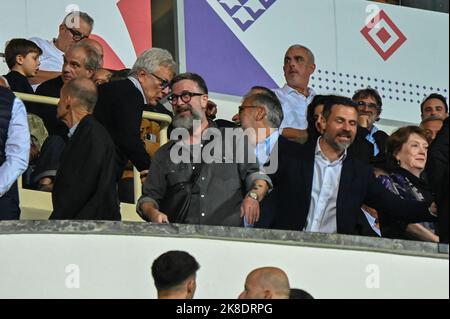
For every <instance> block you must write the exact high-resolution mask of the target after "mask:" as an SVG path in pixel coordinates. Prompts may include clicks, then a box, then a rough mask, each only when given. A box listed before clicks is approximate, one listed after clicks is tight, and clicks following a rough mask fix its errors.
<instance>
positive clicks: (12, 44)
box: [5, 39, 42, 70]
mask: <svg viewBox="0 0 450 319" xmlns="http://www.w3.org/2000/svg"><path fill="white" fill-rule="evenodd" d="M30 53H37V54H38V55H42V50H41V48H40V47H38V46H37V44H36V43H34V42H33V41H30V40H27V39H12V40H11V41H9V42H8V44H7V45H6V48H5V60H6V64H7V65H8V68H9V69H10V70H11V69H12V68H13V67H14V66H15V65H16V63H17V62H16V59H17V56H18V55H21V56H23V57H26V56H27V55H28V54H30Z"/></svg>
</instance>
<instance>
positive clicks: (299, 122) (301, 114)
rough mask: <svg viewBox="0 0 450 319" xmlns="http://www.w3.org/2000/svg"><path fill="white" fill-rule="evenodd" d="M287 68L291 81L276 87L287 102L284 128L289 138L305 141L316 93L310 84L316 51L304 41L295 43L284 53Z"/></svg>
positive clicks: (284, 107) (282, 130) (286, 72)
mask: <svg viewBox="0 0 450 319" xmlns="http://www.w3.org/2000/svg"><path fill="white" fill-rule="evenodd" d="M283 70H284V76H285V78H286V82H287V84H286V85H285V86H284V87H282V88H280V89H277V90H274V92H275V93H276V94H277V96H278V98H279V99H280V101H281V105H282V106H283V112H284V120H283V123H282V124H281V132H282V135H283V136H284V137H286V138H287V139H289V140H292V141H294V142H298V143H301V144H304V143H306V141H307V139H308V132H307V128H308V121H307V119H306V110H307V107H308V105H309V104H310V103H311V101H312V99H313V98H314V96H315V95H316V92H314V90H313V89H312V88H310V87H309V86H308V85H309V80H310V78H311V75H312V74H313V73H314V71H315V70H316V64H315V57H314V54H313V53H312V51H311V50H310V49H308V48H307V47H305V46H303V45H299V44H296V45H293V46H291V47H290V48H289V49H288V50H287V52H286V55H285V57H284V67H283Z"/></svg>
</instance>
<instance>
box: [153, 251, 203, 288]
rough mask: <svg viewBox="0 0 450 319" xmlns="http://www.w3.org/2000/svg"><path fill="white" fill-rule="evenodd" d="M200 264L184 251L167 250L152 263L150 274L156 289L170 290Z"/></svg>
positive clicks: (191, 273)
mask: <svg viewBox="0 0 450 319" xmlns="http://www.w3.org/2000/svg"><path fill="white" fill-rule="evenodd" d="M199 269H200V265H199V264H198V262H197V261H196V260H195V258H194V257H192V256H191V255H189V254H188V253H187V252H184V251H169V252H167V253H165V254H163V255H161V256H159V257H158V258H157V259H156V260H155V261H154V262H153V265H152V275H153V279H154V281H155V286H156V289H158V291H164V290H171V289H173V288H175V287H177V286H179V285H180V284H182V283H183V282H184V281H186V280H187V279H188V278H189V277H191V276H193V275H195V273H196V272H197V271H198V270H199Z"/></svg>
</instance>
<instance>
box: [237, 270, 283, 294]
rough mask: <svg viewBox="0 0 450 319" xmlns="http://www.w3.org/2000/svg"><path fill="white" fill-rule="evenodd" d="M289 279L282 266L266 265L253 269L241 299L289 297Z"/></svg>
mask: <svg viewBox="0 0 450 319" xmlns="http://www.w3.org/2000/svg"><path fill="white" fill-rule="evenodd" d="M290 290H291V289H290V285H289V279H288V276H287V275H286V273H285V272H284V271H283V270H281V269H280V268H275V267H265V268H259V269H256V270H253V271H252V272H251V273H250V274H249V275H248V276H247V280H246V281H245V290H244V291H243V292H242V293H241V294H240V296H239V299H289V297H290Z"/></svg>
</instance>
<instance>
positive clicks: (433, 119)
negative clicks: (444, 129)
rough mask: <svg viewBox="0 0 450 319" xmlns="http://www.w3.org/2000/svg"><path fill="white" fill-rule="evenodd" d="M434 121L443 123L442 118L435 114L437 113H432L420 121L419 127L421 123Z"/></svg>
mask: <svg viewBox="0 0 450 319" xmlns="http://www.w3.org/2000/svg"><path fill="white" fill-rule="evenodd" d="M434 121H440V122H442V123H444V120H443V119H442V117H440V116H437V115H433V116H430V117H427V118H426V119H424V120H423V121H422V122H421V123H420V127H422V126H423V125H425V124H427V123H428V122H434Z"/></svg>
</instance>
